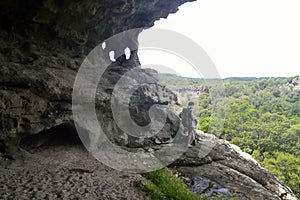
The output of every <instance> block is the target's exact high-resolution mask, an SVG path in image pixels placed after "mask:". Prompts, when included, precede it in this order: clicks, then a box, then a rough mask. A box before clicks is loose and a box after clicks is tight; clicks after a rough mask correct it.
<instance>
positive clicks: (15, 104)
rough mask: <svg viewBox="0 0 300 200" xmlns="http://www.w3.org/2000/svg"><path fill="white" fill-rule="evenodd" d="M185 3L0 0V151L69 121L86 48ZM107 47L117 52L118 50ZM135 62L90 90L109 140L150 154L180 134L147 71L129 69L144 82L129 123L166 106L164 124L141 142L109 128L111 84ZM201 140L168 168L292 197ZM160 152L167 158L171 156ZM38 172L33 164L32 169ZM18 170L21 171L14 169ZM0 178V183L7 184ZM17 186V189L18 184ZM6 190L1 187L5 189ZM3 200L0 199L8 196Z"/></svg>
mask: <svg viewBox="0 0 300 200" xmlns="http://www.w3.org/2000/svg"><path fill="white" fill-rule="evenodd" d="M187 1H192V0H154V1H147V2H145V1H142V0H117V1H113V2H112V1H107V0H87V1H70V0H61V1H56V0H41V1H34V0H29V1H21V0H14V1H8V0H4V1H1V2H0V11H1V12H0V13H1V14H0V16H1V22H0V36H1V37H0V117H1V122H0V151H1V153H3V154H5V155H7V156H12V157H15V155H16V153H17V152H18V151H17V148H18V146H19V142H20V140H21V139H23V142H24V144H27V145H29V146H32V147H41V146H43V145H49V143H48V141H47V140H45V138H48V136H49V134H46V135H47V137H44V133H45V132H44V131H45V130H46V129H49V128H53V127H56V128H57V126H59V125H61V124H66V123H72V122H73V117H72V110H71V107H72V88H73V83H74V80H75V76H76V73H77V70H78V68H79V66H80V64H81V63H82V61H83V59H84V58H85V56H86V55H87V54H88V53H89V52H90V50H91V49H93V48H94V47H95V46H96V45H98V44H99V42H101V41H103V40H104V39H106V38H109V37H110V36H112V35H114V34H116V33H119V32H121V31H123V30H128V29H131V28H144V27H151V26H152V25H153V23H154V21H155V20H158V19H160V18H162V17H167V15H168V14H169V13H173V12H176V10H177V7H178V6H179V5H181V4H182V3H184V2H187ZM131 39H132V45H133V46H136V45H137V43H136V40H137V38H136V37H134V38H131ZM109 45H110V44H107V46H108V50H110V48H109ZM114 50H115V51H116V52H120V51H123V50H124V47H122V46H120V49H114ZM106 53H107V55H108V53H109V52H106ZM138 65H139V60H138V57H137V52H136V51H135V50H134V51H132V52H131V58H130V60H125V59H124V56H122V57H120V58H117V59H116V62H115V63H113V64H112V65H111V66H110V67H109V69H108V70H107V71H106V72H105V74H104V75H103V77H102V79H101V81H100V82H99V84H98V88H97V93H96V108H97V116H98V118H99V120H100V122H101V123H102V124H103V129H104V130H106V134H107V135H108V138H109V139H110V140H111V141H112V142H114V143H116V144H118V145H123V146H124V147H126V148H143V149H146V150H147V151H150V152H151V151H154V150H155V149H160V148H162V147H163V146H166V145H170V144H168V143H171V142H172V139H173V138H174V136H175V134H176V133H177V131H178V130H179V129H180V120H179V117H178V114H179V111H180V109H179V106H178V105H177V98H176V95H175V94H174V93H173V92H171V91H170V90H168V89H167V88H165V87H164V86H163V85H161V84H160V83H159V82H158V81H157V78H156V74H155V72H154V71H151V70H142V69H137V70H139V72H141V73H139V75H140V74H142V76H141V77H140V76H139V77H133V78H137V79H138V78H140V79H143V80H149V81H152V83H151V84H146V85H141V86H140V87H139V88H138V89H137V90H136V92H135V93H133V96H132V98H131V101H130V105H129V110H130V114H131V116H132V118H133V119H134V121H135V122H136V123H137V124H140V125H145V124H147V123H149V115H148V109H149V107H150V106H151V105H154V104H158V105H162V106H166V105H168V106H170V107H171V109H169V110H168V112H167V113H166V115H167V119H166V124H165V125H164V127H163V129H162V130H161V131H160V132H159V134H157V135H156V136H153V137H146V138H143V139H142V140H140V139H138V138H137V137H133V136H130V135H128V134H126V133H125V132H124V131H122V130H121V129H120V128H119V127H118V126H117V124H116V122H115V121H114V120H113V116H112V112H111V106H110V100H111V94H112V91H113V88H114V84H115V83H116V82H117V81H118V80H119V79H120V78H121V77H122V75H124V74H125V73H126V72H128V71H129V70H130V69H132V68H135V67H136V66H138ZM120 114H123V113H122V112H121V113H120ZM41 131H42V132H41ZM40 132H41V134H42V135H37V137H33V136H29V135H36V134H38V133H40ZM46 132H47V131H46ZM49 132H50V133H51V130H49ZM49 132H48V133H49ZM31 137H32V138H31ZM53 137H54V136H53V135H50V137H49V139H51V140H52V139H55V137H54V138H53ZM69 137H72V136H69ZM201 139H202V142H201V144H199V145H198V146H197V147H195V148H191V149H189V150H188V151H187V152H186V153H185V154H184V156H183V157H182V158H181V159H179V160H178V161H176V162H175V163H174V166H179V168H178V169H179V170H180V171H183V172H186V173H188V172H189V173H193V174H195V175H196V174H198V175H201V176H204V177H207V178H209V179H211V180H213V181H215V182H217V183H219V184H220V185H223V186H226V187H228V188H230V189H233V190H234V191H238V192H241V193H243V194H245V195H246V196H248V197H249V198H250V199H292V198H293V194H292V192H291V191H290V189H289V188H287V187H286V186H285V185H284V184H283V183H281V182H280V180H278V179H277V178H276V177H275V176H274V175H272V174H271V173H269V172H268V171H266V170H265V169H263V168H262V167H260V166H259V165H258V164H257V163H256V162H255V161H253V160H252V159H247V158H245V157H243V156H242V152H240V151H239V150H238V149H237V148H234V147H233V146H230V145H229V144H228V143H226V142H222V141H220V140H217V138H215V137H213V136H208V135H204V134H203V135H202V138H201ZM212 141H215V142H216V141H217V142H216V146H215V147H214V148H213V150H212V151H211V152H210V153H209V155H208V156H206V157H204V158H199V149H198V147H200V148H202V147H204V146H205V145H208V144H210V143H211V142H212ZM201 146H202V147H201ZM164 153H166V155H168V154H170V153H171V152H164ZM44 164H45V163H44ZM46 164H47V163H46ZM46 164H45V165H46ZM42 168H43V166H40V168H39V169H42ZM33 171H34V170H33ZM34 172H35V171H34ZM1 173H2V175H3V173H4V174H5V173H6V171H5V170H3V169H1ZM18 173H22V170H19V171H18ZM107 173H114V172H112V171H107ZM102 175H103V174H102ZM259 175H260V176H259ZM16 176H17V175H16ZM99 176H101V174H100V175H99ZM2 177H4V176H1V180H5V181H6V180H8V179H9V178H4V179H3V178H2ZM18 181H21V184H23V183H22V180H17V182H18ZM38 181H39V179H37V181H36V182H38ZM12 183H13V182H12ZM41 187H42V186H41ZM4 189H5V190H6V189H7V188H4ZM23 189H28V188H26V187H25V188H23ZM46 189H47V188H46ZM57 189H59V188H53V190H57ZM13 190H14V188H12V189H8V191H10V192H12V191H13ZM21 190H22V189H21ZM1 191H2V190H1ZM116 193H117V192H116ZM4 195H5V196H3V197H4V198H6V197H9V196H10V194H4ZM41 195H43V194H41ZM118 195H119V194H118ZM118 195H117V196H118ZM100 196H101V195H100ZM82 197H83V196H82ZM101 197H103V196H101ZM118 197H119V196H118ZM37 198H38V197H37ZM103 198H105V197H103Z"/></svg>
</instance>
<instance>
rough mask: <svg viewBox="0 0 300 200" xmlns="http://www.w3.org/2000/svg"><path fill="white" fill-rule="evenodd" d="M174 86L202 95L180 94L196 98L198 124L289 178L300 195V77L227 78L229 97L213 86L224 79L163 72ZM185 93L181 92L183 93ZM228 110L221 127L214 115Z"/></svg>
mask: <svg viewBox="0 0 300 200" xmlns="http://www.w3.org/2000/svg"><path fill="white" fill-rule="evenodd" d="M160 77H161V80H162V81H163V82H164V83H165V84H166V85H167V86H170V87H173V88H172V89H173V90H174V87H175V90H177V91H180V88H186V87H191V88H192V90H191V91H193V90H195V88H196V90H201V92H200V93H197V95H193V94H188V95H187V94H185V95H182V96H181V97H179V99H180V101H181V104H182V105H183V106H185V105H186V102H187V101H189V100H193V101H194V102H195V113H196V114H197V117H198V122H199V123H198V129H200V130H202V131H204V132H209V133H211V134H216V135H217V136H218V137H219V138H222V139H226V140H228V141H230V142H231V143H233V144H236V145H238V146H239V147H240V148H241V149H242V150H243V151H244V152H247V153H249V154H250V155H252V157H253V158H255V159H256V160H257V161H258V162H259V163H260V164H261V165H262V166H263V167H265V168H266V169H268V170H270V171H271V172H272V173H274V174H275V175H276V176H277V177H279V178H280V179H281V180H283V181H284V182H285V183H286V184H287V185H288V186H289V187H290V188H291V189H292V190H293V191H294V192H295V193H296V195H297V196H298V197H300V89H299V87H300V81H299V80H300V78H299V77H290V78H228V79H224V80H222V81H223V86H224V91H225V97H224V98H220V99H218V100H217V101H214V100H213V99H212V97H211V95H210V92H209V91H210V90H213V89H214V87H215V86H216V84H215V83H216V82H217V81H220V80H202V79H193V78H181V77H178V76H175V75H166V74H165V75H161V76H160ZM178 94H179V96H180V95H181V94H180V92H179V93H178ZM215 110H221V112H224V116H226V117H225V119H224V127H223V128H222V130H221V131H217V128H218V127H214V125H213V124H214V123H211V122H212V121H213V120H219V119H217V117H214V116H213V115H212V112H214V111H215Z"/></svg>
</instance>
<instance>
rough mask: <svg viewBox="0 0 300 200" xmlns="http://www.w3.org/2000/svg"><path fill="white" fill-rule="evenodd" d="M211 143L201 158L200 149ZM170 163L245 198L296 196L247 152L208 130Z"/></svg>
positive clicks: (184, 172)
mask: <svg viewBox="0 0 300 200" xmlns="http://www.w3.org/2000/svg"><path fill="white" fill-rule="evenodd" d="M211 144H213V145H214V147H213V148H212V150H211V151H210V152H209V154H208V155H206V156H205V157H203V158H202V156H201V151H203V150H204V149H206V148H210V146H211ZM197 157H198V158H197ZM173 165H174V166H176V167H175V168H176V169H177V170H179V171H180V172H182V173H183V174H186V175H192V176H200V177H205V178H207V179H209V180H211V181H214V182H217V183H218V184H220V185H221V186H224V187H226V188H229V189H231V190H232V191H236V192H238V193H241V194H244V195H245V196H246V197H247V198H249V199H274V200H275V199H296V197H295V196H294V195H293V193H292V191H291V189H290V188H288V187H287V186H285V185H284V183H283V182H282V181H280V180H279V179H278V178H277V177H276V176H274V175H273V174H271V173H270V172H269V171H267V170H266V169H264V168H262V167H261V166H260V165H259V164H258V163H257V162H256V161H255V160H254V159H253V158H252V157H251V156H250V155H249V154H247V153H244V152H242V151H241V149H240V148H239V147H237V146H235V145H232V144H229V142H227V141H224V140H220V139H217V138H216V137H215V136H214V135H211V134H205V133H201V134H200V142H199V143H198V144H197V146H196V147H193V148H190V149H189V150H188V151H187V152H186V153H185V154H184V155H183V156H182V157H181V158H180V159H178V160H177V161H176V162H175V163H173Z"/></svg>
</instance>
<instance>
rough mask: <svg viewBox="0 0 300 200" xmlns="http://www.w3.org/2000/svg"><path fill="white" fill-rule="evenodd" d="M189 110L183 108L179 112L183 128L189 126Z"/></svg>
mask: <svg viewBox="0 0 300 200" xmlns="http://www.w3.org/2000/svg"><path fill="white" fill-rule="evenodd" d="M190 118H191V110H190V109H189V108H184V109H183V110H182V112H181V122H182V125H183V126H184V127H190V126H191V119H190Z"/></svg>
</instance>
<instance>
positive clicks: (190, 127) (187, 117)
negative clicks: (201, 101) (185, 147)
mask: <svg viewBox="0 0 300 200" xmlns="http://www.w3.org/2000/svg"><path fill="white" fill-rule="evenodd" d="M180 117H181V121H182V124H183V126H184V129H185V132H186V131H187V132H188V137H189V140H188V144H189V147H190V146H192V145H196V134H195V132H196V127H197V119H196V117H195V115H194V102H192V101H191V102H189V103H188V107H187V108H184V109H183V110H182V112H181V114H180Z"/></svg>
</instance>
